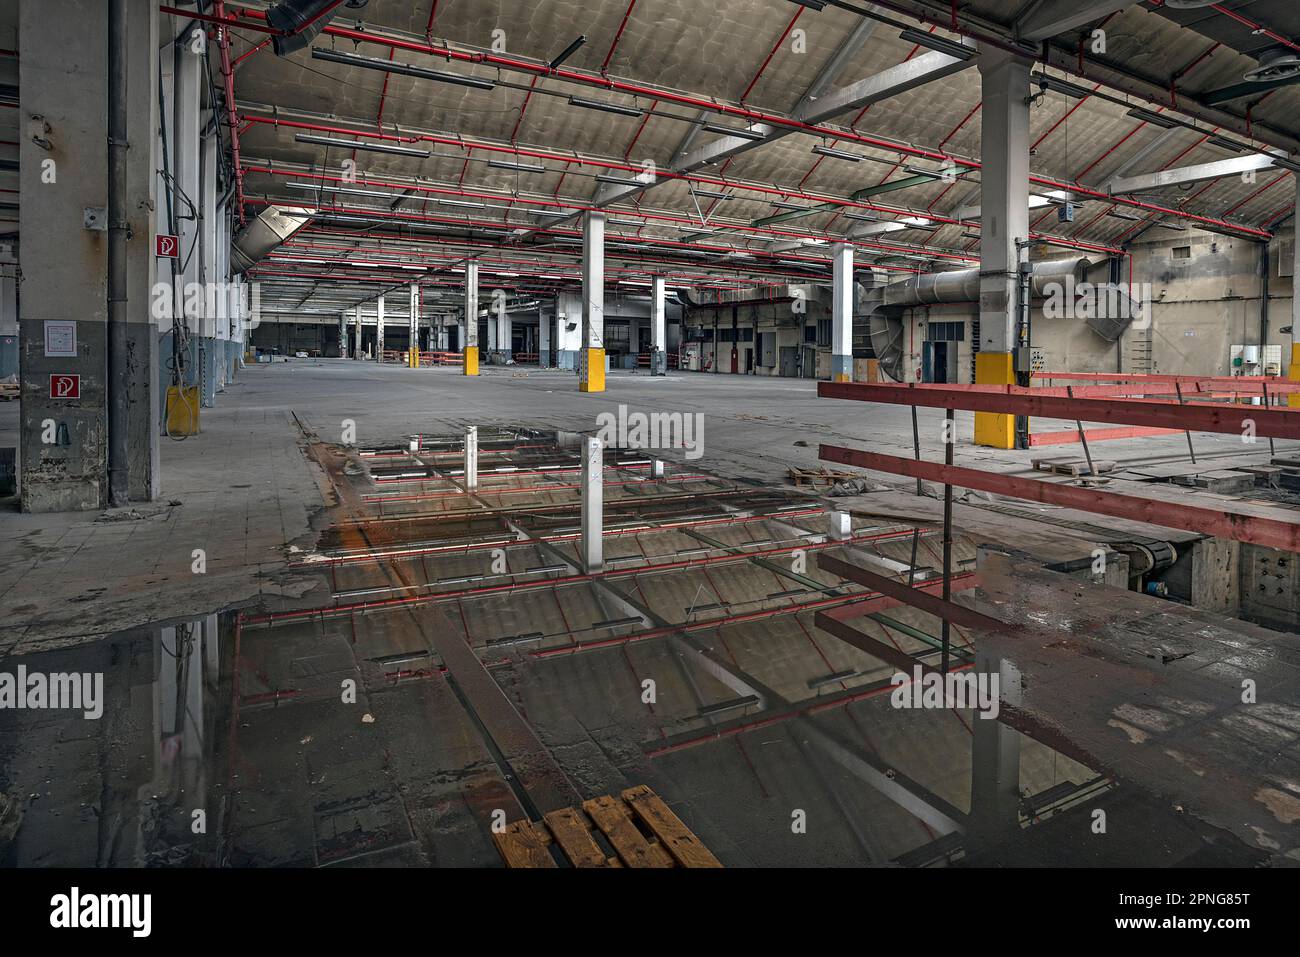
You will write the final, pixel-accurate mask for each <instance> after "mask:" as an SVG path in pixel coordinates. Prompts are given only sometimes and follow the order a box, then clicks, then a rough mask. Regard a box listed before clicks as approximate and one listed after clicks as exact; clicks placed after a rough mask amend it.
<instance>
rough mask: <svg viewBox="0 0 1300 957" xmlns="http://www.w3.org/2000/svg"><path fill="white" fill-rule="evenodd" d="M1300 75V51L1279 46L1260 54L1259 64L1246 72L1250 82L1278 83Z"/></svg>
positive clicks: (1247, 80)
mask: <svg viewBox="0 0 1300 957" xmlns="http://www.w3.org/2000/svg"><path fill="white" fill-rule="evenodd" d="M1294 76H1300V53H1297V52H1296V51H1294V50H1288V49H1285V48H1284V47H1277V48H1275V49H1272V50H1265V51H1264V52H1263V53H1261V54H1260V56H1259V66H1257V67H1255V69H1253V70H1250V71H1248V72H1247V73H1246V82H1248V83H1277V82H1279V81H1281V80H1289V79H1291V78H1292V77H1294Z"/></svg>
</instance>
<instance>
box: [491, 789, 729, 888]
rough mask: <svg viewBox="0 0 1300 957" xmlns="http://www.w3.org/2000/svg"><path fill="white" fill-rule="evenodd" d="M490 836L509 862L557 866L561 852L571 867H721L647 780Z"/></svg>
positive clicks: (509, 827) (516, 824) (524, 865)
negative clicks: (618, 794) (611, 851)
mask: <svg viewBox="0 0 1300 957" xmlns="http://www.w3.org/2000/svg"><path fill="white" fill-rule="evenodd" d="M593 822H594V824H595V827H596V830H593V829H592V824H593ZM601 838H603V840H604V843H605V844H607V845H608V846H609V847H611V848H612V849H613V851H614V854H613V856H611V855H610V854H609V853H607V852H606V850H605V849H604V847H603V846H602V843H601ZM492 840H493V842H494V843H495V844H496V846H497V851H498V852H499V853H500V854H501V859H502V860H504V861H505V863H506V867H558V866H559V864H557V863H556V857H555V854H556V853H557V852H558V855H559V857H560V859H561V860H564V861H567V862H568V863H569V864H571V865H572V866H573V867H721V866H722V864H721V863H720V862H719V861H718V859H717V858H716V857H714V856H713V855H712V854H711V853H710V852H709V849H708V848H706V847H705V846H704V845H703V844H701V843H700V839H699V838H698V837H696V836H695V835H694V834H693V833H691V830H690V828H688V827H687V826H686V825H685V824H683V823H682V821H681V818H679V817H678V816H677V815H676V814H674V813H673V812H672V811H671V810H669V808H668V805H667V804H665V803H664V802H663V799H662V798H660V797H659V795H657V794H655V793H654V791H652V790H650V788H648V787H646V786H645V785H644V784H638V785H637V786H636V787H631V788H628V789H627V790H626V791H624V792H623V793H622V795H620V796H619V797H614V796H613V795H608V794H607V795H605V796H604V797H598V798H592V799H591V800H590V801H584V802H583V804H582V807H581V808H576V807H566V808H561V809H560V810H558V811H550V812H548V813H547V814H546V815H545V816H544V817H543V818H542V820H541V822H537V823H535V822H533V821H528V820H522V821H514V822H512V823H510V824H507V825H506V827H505V829H504V830H503V831H501V832H499V833H498V832H496V831H493V833H492Z"/></svg>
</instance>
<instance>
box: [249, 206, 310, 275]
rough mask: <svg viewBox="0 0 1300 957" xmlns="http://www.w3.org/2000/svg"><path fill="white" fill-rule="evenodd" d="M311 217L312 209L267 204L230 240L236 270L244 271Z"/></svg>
mask: <svg viewBox="0 0 1300 957" xmlns="http://www.w3.org/2000/svg"><path fill="white" fill-rule="evenodd" d="M311 218H312V213H310V212H306V211H304V210H301V209H287V208H285V207H283V206H268V207H267V208H266V209H264V210H263V211H262V214H261V215H260V216H258V217H257V218H256V219H254V220H253V221H252V222H250V223H249V224H248V225H247V226H245V227H244V228H243V229H241V230H240V231H239V232H238V233H236V234H235V238H234V239H232V240H231V242H230V264H231V266H232V267H233V268H234V270H235V272H236V273H242V272H244V271H246V270H247V269H248V268H249V267H250V266H252V265H253V264H254V263H257V262H259V261H260V260H262V259H265V258H266V257H267V256H268V255H269V254H270V253H271V252H272V251H273V250H275V249H276V248H277V247H278V246H280V244H281V243H283V242H284V241H285V240H287V239H288V238H289V237H290V236H292V235H293V234H294V233H296V232H297V231H298V230H300V229H302V227H303V226H305V225H307V222H308V221H309V220H310V219H311Z"/></svg>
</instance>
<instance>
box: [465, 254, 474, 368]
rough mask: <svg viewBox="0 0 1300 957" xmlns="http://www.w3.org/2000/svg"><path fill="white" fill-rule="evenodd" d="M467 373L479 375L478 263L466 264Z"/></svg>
mask: <svg viewBox="0 0 1300 957" xmlns="http://www.w3.org/2000/svg"><path fill="white" fill-rule="evenodd" d="M464 338H465V341H464V345H463V346H462V358H463V360H464V373H465V375H478V263H475V262H471V263H466V264H465V337H464Z"/></svg>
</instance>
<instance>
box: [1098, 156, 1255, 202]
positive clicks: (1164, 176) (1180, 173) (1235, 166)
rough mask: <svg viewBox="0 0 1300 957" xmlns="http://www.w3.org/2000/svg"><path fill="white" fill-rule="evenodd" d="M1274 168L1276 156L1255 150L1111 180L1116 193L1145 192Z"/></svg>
mask: <svg viewBox="0 0 1300 957" xmlns="http://www.w3.org/2000/svg"><path fill="white" fill-rule="evenodd" d="M1273 168H1274V165H1273V160H1272V159H1271V158H1270V157H1268V156H1264V155H1262V154H1259V153H1254V154H1252V155H1250V156H1235V157H1233V158H1232V159H1225V160H1217V161H1216V162H1213V163H1200V164H1198V165H1196V166H1180V167H1178V168H1176V169H1162V170H1157V171H1156V172H1154V173H1143V174H1142V175H1140V176H1118V177H1114V178H1112V179H1111V180H1110V182H1109V184H1108V187H1109V189H1110V191H1111V192H1112V193H1141V192H1145V191H1146V190H1151V189H1161V188H1162V187H1165V186H1181V185H1182V184H1184V183H1200V182H1203V181H1204V180H1207V179H1223V178H1224V177H1227V176H1241V175H1243V174H1246V173H1253V172H1257V171H1259V170H1266V169H1273Z"/></svg>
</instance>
